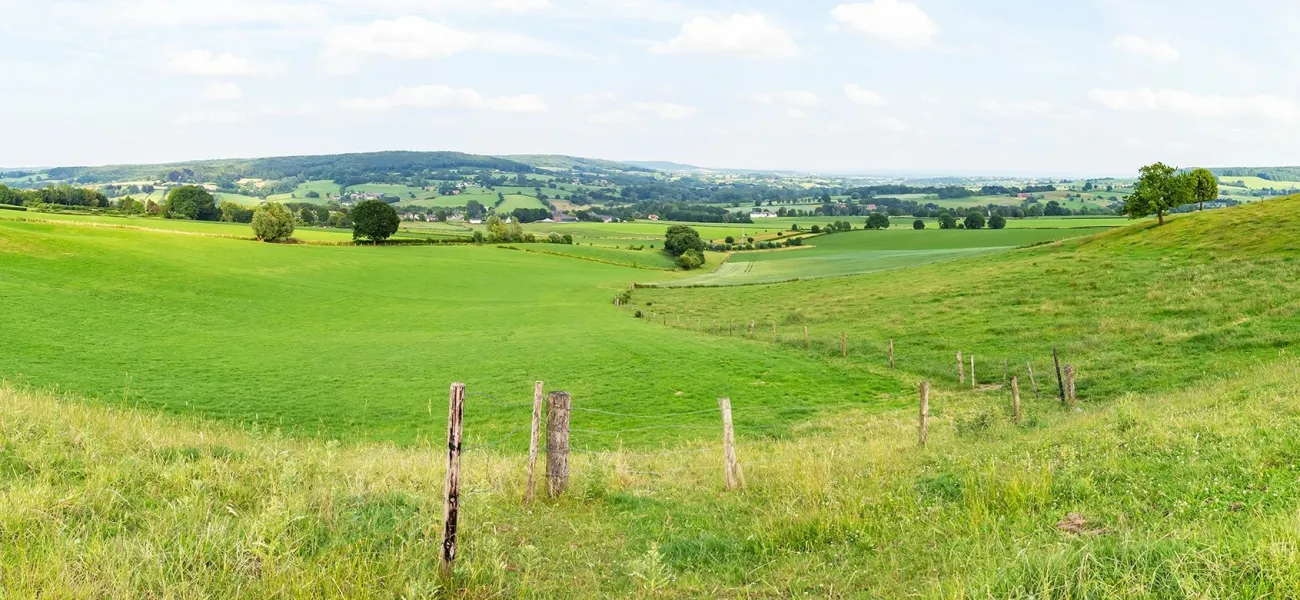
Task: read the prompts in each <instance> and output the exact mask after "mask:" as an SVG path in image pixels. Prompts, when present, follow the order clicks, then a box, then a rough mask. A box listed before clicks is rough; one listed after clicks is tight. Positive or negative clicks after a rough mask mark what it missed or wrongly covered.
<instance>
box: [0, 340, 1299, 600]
mask: <svg viewBox="0 0 1300 600" xmlns="http://www.w3.org/2000/svg"><path fill="white" fill-rule="evenodd" d="M933 402H934V411H933V412H934V414H935V418H934V421H933V424H932V434H931V443H930V445H929V446H928V447H927V448H925V449H923V450H919V449H917V448H916V447H915V441H914V440H915V429H914V423H913V418H914V417H913V414H912V412H913V411H912V410H899V411H896V412H891V413H887V414H874V415H873V414H869V413H865V412H861V411H853V410H849V411H844V412H842V413H840V414H838V415H837V416H835V417H834V418H830V419H825V420H823V421H821V422H818V423H816V424H815V425H816V429H810V430H807V431H805V432H803V434H802V435H799V436H797V437H795V438H794V439H789V440H783V441H782V440H768V441H763V442H762V443H760V442H759V441H758V440H756V439H754V438H753V437H752V436H749V435H746V433H745V431H744V430H743V429H742V431H741V434H742V438H741V444H740V449H739V452H740V458H741V460H742V462H743V464H744V467H745V473H746V477H747V479H748V483H749V486H748V487H747V488H746V489H745V490H743V491H741V492H738V493H730V494H729V493H725V492H722V491H721V489H720V488H721V474H720V472H719V471H720V468H719V465H720V456H719V454H720V452H719V450H718V448H717V447H716V446H715V445H714V444H713V443H704V442H701V443H700V444H699V445H686V446H681V447H679V448H677V449H676V450H677V453H675V454H666V455H648V454H641V453H638V452H631V451H617V452H606V453H599V454H579V455H575V456H574V457H573V473H574V481H573V485H572V493H571V494H570V495H569V496H567V497H566V498H564V499H562V500H559V501H540V502H538V503H535V504H533V505H531V506H524V505H522V503H521V501H520V499H521V497H522V495H523V482H524V469H523V465H524V458H525V457H524V455H523V454H521V453H508V454H493V453H477V452H473V451H471V452H470V453H469V454H467V455H466V458H465V474H464V476H463V486H464V487H463V489H464V490H465V495H464V501H463V506H462V521H461V523H462V530H461V531H462V536H463V537H462V552H463V553H462V555H461V559H460V562H459V563H458V567H457V571H456V574H455V577H454V579H453V581H451V582H443V581H439V580H438V578H437V576H436V571H437V556H438V543H439V539H440V538H439V536H440V531H441V494H442V466H441V465H442V461H443V457H442V456H441V455H440V450H439V449H438V447H437V444H430V447H428V448H397V447H393V446H389V445H373V444H361V445H339V444H337V443H324V442H314V441H303V440H295V439H292V438H286V437H284V436H282V435H280V434H278V433H277V432H274V431H266V430H256V431H253V432H244V431H237V430H232V429H229V428H227V427H225V426H223V425H213V424H205V423H202V422H197V421H188V420H187V421H177V420H175V419H174V418H171V417H163V416H159V415H157V414H156V413H151V412H139V411H135V410H129V409H111V408H104V407H95V406H91V405H88V404H85V403H83V402H81V401H80V399H78V398H73V397H61V396H56V395H54V394H52V393H49V392H33V391H30V390H26V389H17V388H15V387H14V386H12V385H9V384H4V385H0V595H2V596H6V597H58V598H137V597H174V598H191V597H192V598H202V597H222V598H266V597H277V598H307V597H323V596H327V597H346V598H429V597H438V596H454V597H459V598H499V597H534V598H572V597H591V598H596V597H612V596H638V597H678V598H691V597H728V598H753V597H792V596H812V597H824V598H847V597H861V598H873V597H909V596H910V597H914V596H921V597H936V598H938V597H995V598H1064V597H1072V598H1150V597H1164V598H1182V597H1186V598H1206V597H1214V598H1229V597H1237V598H1258V597H1264V596H1268V597H1276V598H1291V597H1297V596H1298V595H1300V518H1298V517H1297V516H1296V513H1295V507H1296V505H1297V502H1300V479H1298V478H1297V473H1298V472H1300V465H1298V461H1300V434H1297V433H1296V432H1297V431H1300V363H1296V362H1293V361H1283V362H1280V363H1277V364H1275V365H1273V366H1270V367H1263V368H1258V369H1253V370H1250V371H1246V372H1242V373H1240V374H1237V375H1234V376H1233V377H1231V378H1230V379H1228V380H1226V381H1224V382H1221V383H1217V384H1214V385H1207V386H1201V387H1197V388H1195V389H1191V390H1188V391H1185V392H1180V393H1175V394H1168V395H1159V396H1150V395H1133V396H1126V397H1124V398H1122V399H1120V400H1118V401H1116V402H1114V403H1111V404H1110V405H1108V406H1105V407H1094V406H1087V405H1085V406H1084V408H1083V409H1082V412H1079V413H1074V412H1068V411H1062V410H1060V409H1059V408H1058V407H1057V406H1056V404H1055V401H1054V400H1051V399H1042V400H1035V399H1032V398H1027V400H1026V411H1027V420H1026V422H1025V424H1023V425H1015V424H1012V423H1010V422H1009V419H1008V417H1007V407H1006V404H1007V399H1006V397H1005V395H1003V394H1000V393H985V394H981V393H974V392H961V393H940V394H938V395H936V396H935V397H934V401H933ZM650 473H658V474H650ZM1070 514H1078V515H1080V516H1081V517H1082V519H1076V522H1077V523H1079V525H1078V526H1077V527H1074V528H1073V529H1070V528H1066V529H1064V530H1063V529H1062V528H1060V527H1058V523H1060V522H1062V521H1063V520H1065V519H1066V517H1067V515H1070Z"/></svg>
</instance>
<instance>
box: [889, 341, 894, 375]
mask: <svg viewBox="0 0 1300 600" xmlns="http://www.w3.org/2000/svg"><path fill="white" fill-rule="evenodd" d="M889 368H891V369H892V368H894V340H892V339H891V340H889Z"/></svg>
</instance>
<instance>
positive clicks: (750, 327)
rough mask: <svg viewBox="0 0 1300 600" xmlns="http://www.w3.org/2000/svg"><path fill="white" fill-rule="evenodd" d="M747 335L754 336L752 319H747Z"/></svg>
mask: <svg viewBox="0 0 1300 600" xmlns="http://www.w3.org/2000/svg"><path fill="white" fill-rule="evenodd" d="M749 337H754V320H753V319H750V320H749Z"/></svg>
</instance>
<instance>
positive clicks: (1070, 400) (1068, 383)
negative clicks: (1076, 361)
mask: <svg viewBox="0 0 1300 600" xmlns="http://www.w3.org/2000/svg"><path fill="white" fill-rule="evenodd" d="M1065 401H1066V403H1067V404H1069V405H1070V406H1074V405H1075V403H1077V402H1078V398H1077V397H1075V395H1074V365H1065Z"/></svg>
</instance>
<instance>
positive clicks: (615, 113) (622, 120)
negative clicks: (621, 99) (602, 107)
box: [589, 108, 641, 125]
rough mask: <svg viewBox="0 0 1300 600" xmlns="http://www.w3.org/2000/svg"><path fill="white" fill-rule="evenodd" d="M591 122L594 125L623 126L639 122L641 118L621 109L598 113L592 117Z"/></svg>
mask: <svg viewBox="0 0 1300 600" xmlns="http://www.w3.org/2000/svg"><path fill="white" fill-rule="evenodd" d="M589 120H590V121H591V122H592V123H596V124H599V125H622V124H626V123H635V122H637V121H640V120H641V117H639V116H637V114H636V113H634V112H632V111H630V110H628V109H625V108H619V109H615V110H609V111H605V112H602V113H596V114H594V115H592V116H591V119H589Z"/></svg>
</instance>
